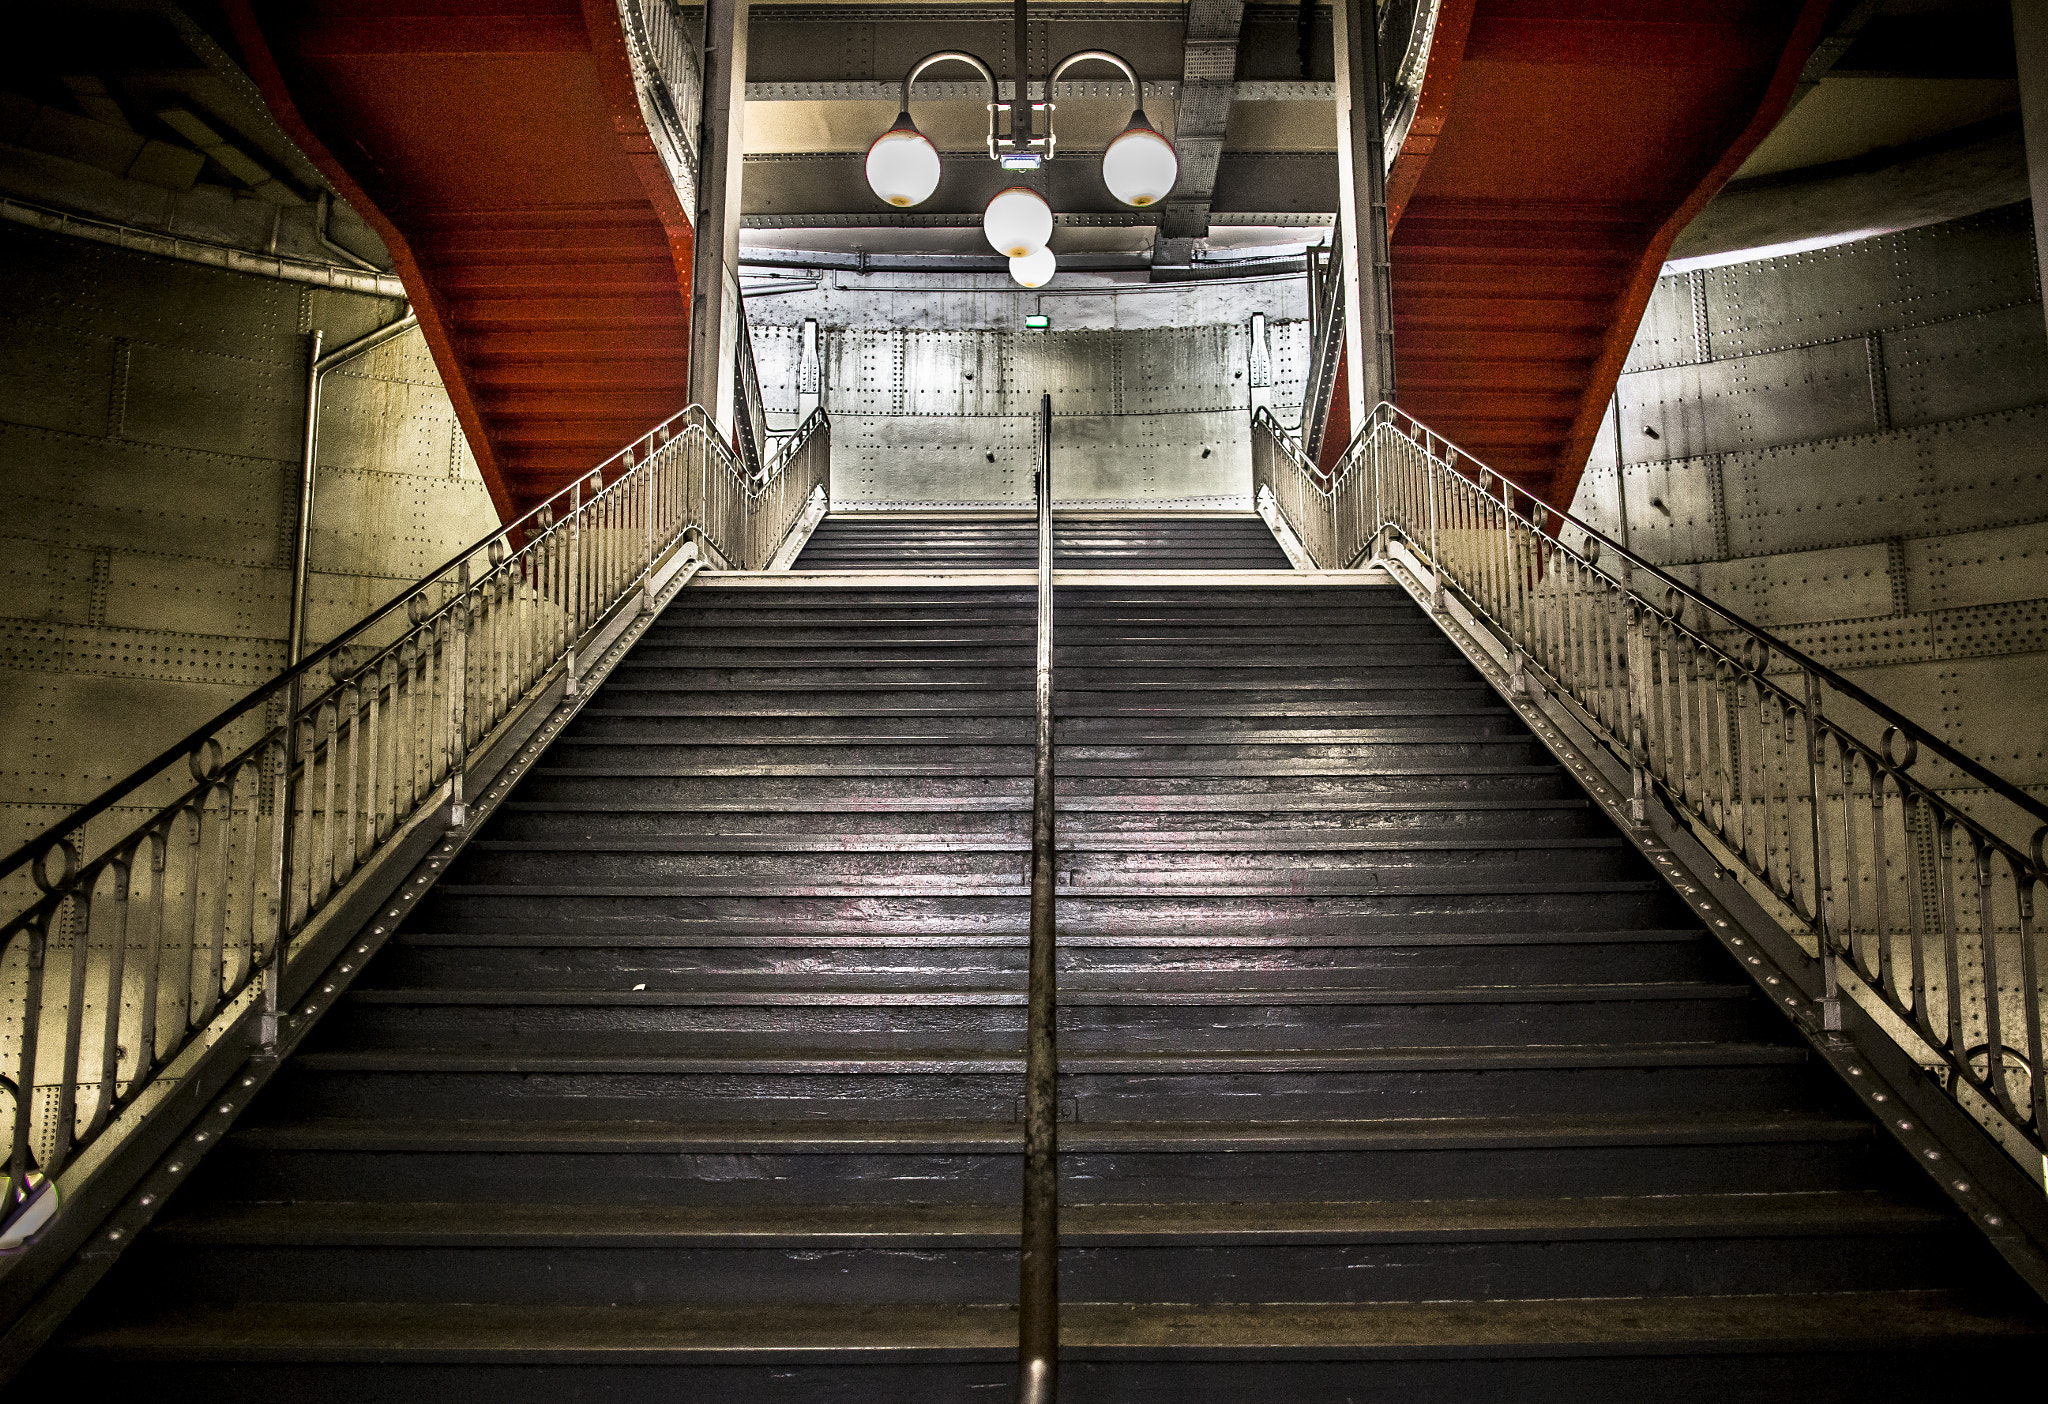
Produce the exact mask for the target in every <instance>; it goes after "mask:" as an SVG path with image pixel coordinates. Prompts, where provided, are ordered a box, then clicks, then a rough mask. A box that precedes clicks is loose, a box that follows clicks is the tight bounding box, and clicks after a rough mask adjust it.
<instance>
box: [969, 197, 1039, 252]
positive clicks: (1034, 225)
mask: <svg viewBox="0 0 2048 1404" xmlns="http://www.w3.org/2000/svg"><path fill="white" fill-rule="evenodd" d="M981 232H982V233H984V234H986V235H987V236H988V241H989V243H990V244H991V245H992V246H993V247H994V248H995V251H996V252H997V253H999V254H1002V255H1003V256H1004V257H1005V258H1025V257H1027V256H1029V255H1031V254H1035V253H1037V252H1038V251H1039V250H1040V249H1042V248H1044V247H1045V246H1046V243H1047V241H1048V240H1050V239H1051V238H1052V206H1051V205H1048V204H1046V203H1045V197H1044V196H1043V195H1040V194H1039V193H1038V192H1037V191H1036V190H1030V189H1027V188H1026V187H1024V186H1021V185H1013V186H1011V187H1010V188H1009V189H1007V190H1000V191H997V192H996V198H995V199H993V200H991V201H989V202H988V208H987V209H986V210H984V211H982V215H981Z"/></svg>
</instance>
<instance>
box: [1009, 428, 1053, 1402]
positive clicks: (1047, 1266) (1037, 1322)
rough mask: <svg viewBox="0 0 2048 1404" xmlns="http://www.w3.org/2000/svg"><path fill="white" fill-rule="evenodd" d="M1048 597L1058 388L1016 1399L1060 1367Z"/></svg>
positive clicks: (1041, 469)
mask: <svg viewBox="0 0 2048 1404" xmlns="http://www.w3.org/2000/svg"><path fill="white" fill-rule="evenodd" d="M1052 603H1053V594H1052V396H1051V395H1046V396H1045V397H1044V398H1042V399H1041V400H1040V401H1039V407H1038V668H1037V683H1036V702H1037V716H1038V728H1037V732H1038V747H1037V758H1036V765H1035V767H1034V770H1033V773H1032V782H1031V977H1030V978H1031V984H1030V993H1029V995H1028V996H1027V1000H1028V1010H1027V1024H1026V1034H1025V1046H1024V1233H1023V1244H1022V1248H1023V1251H1022V1253H1021V1254H1020V1255H1019V1264H1018V1283H1017V1304H1018V1334H1017V1398H1018V1400H1019V1401H1020V1404H1052V1401H1053V1398H1054V1396H1055V1395H1056V1393H1057V1391H1058V1388H1059V1366H1060V1280H1059V1272H1060V1224H1059V1076H1060V1066H1059V1050H1058V1045H1057V1042H1056V1038H1055V1035H1056V1032H1057V1023H1058V1007H1059V1004H1058V990H1057V987H1056V985H1055V977H1056V967H1055V963H1054V957H1055V948H1056V937H1057V928H1056V926H1055V924H1054V911H1053V877H1054V874H1053V856H1054V848H1053V766H1052V760H1053V757H1052V746H1053V717H1052Z"/></svg>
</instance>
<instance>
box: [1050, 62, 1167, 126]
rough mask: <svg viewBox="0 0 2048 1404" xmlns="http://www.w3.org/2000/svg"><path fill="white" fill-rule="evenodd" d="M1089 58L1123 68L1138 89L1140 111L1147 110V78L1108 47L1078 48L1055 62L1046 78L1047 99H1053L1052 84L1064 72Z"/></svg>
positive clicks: (1057, 80)
mask: <svg viewBox="0 0 2048 1404" xmlns="http://www.w3.org/2000/svg"><path fill="white" fill-rule="evenodd" d="M1088 59H1100V60H1101V61H1102V62H1103V63H1110V64H1115V65H1116V66H1117V67H1118V68H1120V69H1122V70H1123V75H1124V77H1126V78H1128V79H1129V80H1130V83H1131V87H1132V88H1134V89H1136V90H1137V94H1138V111H1140V112H1143V111H1144V110H1145V80H1144V79H1142V78H1140V77H1139V76H1138V73H1137V70H1136V69H1134V68H1132V67H1131V66H1130V65H1129V64H1128V63H1125V62H1124V60H1123V57H1122V56H1121V55H1119V54H1113V53H1111V52H1110V51H1109V50H1107V49H1078V50H1076V51H1075V52H1073V53H1071V54H1068V55H1067V56H1066V57H1065V58H1063V59H1061V60H1060V61H1059V62H1058V63H1056V64H1054V65H1053V66H1052V72H1051V73H1049V74H1047V75H1046V78H1045V100H1046V101H1047V102H1051V101H1052V85H1053V84H1055V83H1057V82H1059V80H1060V75H1061V74H1062V73H1065V72H1066V71H1067V70H1068V69H1070V68H1072V67H1073V66H1074V65H1075V64H1077V63H1081V62H1084V61H1085V60H1088Z"/></svg>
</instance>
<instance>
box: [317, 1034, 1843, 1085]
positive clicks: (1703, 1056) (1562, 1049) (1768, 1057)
mask: <svg viewBox="0 0 2048 1404" xmlns="http://www.w3.org/2000/svg"><path fill="white" fill-rule="evenodd" d="M703 1039H704V1036H703V1035H700V1034H681V1035H664V1034H648V1033H634V1034H625V1035H617V1036H614V1037H612V1038H609V1039H599V1038H597V1037H594V1036H592V1035H589V1034H579V1035H576V1036H575V1037H574V1038H573V1039H572V1038H569V1037H559V1038H550V1039H549V1040H548V1043H549V1044H551V1045H552V1046H551V1047H536V1046H534V1044H533V1043H532V1042H529V1043H525V1044H522V1045H521V1046H519V1047H517V1048H510V1047H507V1048H498V1047H492V1046H488V1045H485V1046H467V1047H452V1048H434V1047H407V1048H386V1047H374V1048H344V1049H328V1050H322V1051H318V1052H310V1053H301V1054H299V1055H298V1057H297V1058H296V1059H295V1061H296V1062H297V1063H299V1064H300V1065H301V1066H303V1067H306V1068H311V1069H314V1070H319V1071H327V1072H383V1073H428V1074H433V1073H455V1072H471V1073H503V1074H526V1073H566V1074H599V1073H625V1074H658V1075H669V1076H689V1075H692V1074H718V1075H730V1074H752V1075H756V1076H759V1075H768V1076H782V1075H795V1076H819V1075H825V1076H832V1075H857V1076H868V1077H915V1076H938V1077H953V1076H959V1075H962V1074H969V1073H996V1074H1003V1075H1014V1076H1021V1075H1022V1074H1023V1071H1024V1055H1023V1053H1022V1052H1021V1051H1020V1052H1018V1053H1015V1054H1002V1053H986V1052H952V1053H944V1052H934V1051H927V1050H922V1049H921V1050H918V1051H916V1052H914V1053H907V1054H904V1053H898V1054H888V1053H879V1052H876V1051H874V1050H871V1049H833V1050H819V1051H816V1052H809V1053H797V1054H791V1053H782V1054H775V1053H767V1052H755V1051H749V1052H730V1053H723V1052H708V1051H705V1050H704V1049H703V1048H702V1047H701V1044H702V1042H703ZM663 1043H673V1044H677V1045H681V1046H679V1047H677V1048H676V1049H675V1050H674V1051H672V1052H662V1051H659V1046H660V1045H661V1044H663ZM577 1045H581V1046H577ZM1806 1058H1807V1054H1806V1051H1805V1050H1804V1049H1803V1048H1800V1047H1798V1046H1796V1045H1793V1044H1788V1043H1786V1044H1781V1043H1742V1042H1736V1041H1733V1040H1717V1041H1711V1042H1698V1043H1607V1044H1538V1045H1515V1044H1504V1045H1497V1046H1481V1047H1471V1046H1467V1047H1451V1048H1436V1047H1421V1048H1375V1049H1292V1050H1286V1051H1278V1052H1270V1051H1260V1052H1243V1053H1206V1052H1204V1053H1196V1052H1162V1053H1154V1052H1144V1053H1129V1052H1124V1053H1068V1054H1066V1055H1065V1056H1063V1057H1062V1058H1061V1060H1060V1066H1061V1071H1062V1072H1063V1073H1069V1074H1074V1075H1085V1074H1098V1075H1099V1074H1135V1075H1139V1076H1146V1077H1161V1076H1186V1075H1209V1074H1219V1073H1220V1074H1246V1073H1378V1072H1438V1071H1442V1072H1489V1071H1504V1070H1530V1069H1536V1070H1552V1069H1588V1068H1607V1069H1612V1068H1644V1069H1647V1068H1712V1067H1766V1066H1776V1065H1786V1064H1797V1063H1803V1062H1805V1061H1806Z"/></svg>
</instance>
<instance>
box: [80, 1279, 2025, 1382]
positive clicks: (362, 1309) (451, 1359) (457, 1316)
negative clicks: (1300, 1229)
mask: <svg viewBox="0 0 2048 1404" xmlns="http://www.w3.org/2000/svg"><path fill="white" fill-rule="evenodd" d="M1061 1326H1062V1345H1063V1350H1064V1352H1065V1353H1066V1354H1067V1356H1068V1358H1070V1359H1076V1360H1084V1359H1090V1358H1115V1357H1120V1356H1121V1357H1126V1358H1152V1359H1172V1358H1176V1357H1192V1358H1196V1359H1203V1360H1219V1359H1231V1358H1235V1357H1244V1356H1249V1357H1255V1358H1264V1359H1270V1358H1274V1357H1295V1358H1316V1357H1321V1358H1349V1359H1374V1358H1382V1359H1385V1358H1394V1359H1424V1358H1468V1359H1469V1358H1475V1357H1487V1356H1521V1357H1527V1356H1579V1355H1586V1354H1597V1353H1617V1354H1628V1355H1681V1354H1693V1353H1696V1352H1698V1351H1701V1350H1712V1351H1716V1352H1722V1351H1749V1352H1763V1353H1777V1352H1784V1351H1809V1350H1810V1351H1816V1352H1821V1353H1825V1354H1828V1355H1838V1354H1840V1353H1841V1352H1843V1351H1845V1350H1853V1349H1876V1350H1886V1351H1895V1350H1898V1349H1900V1348H1902V1347H1911V1346H1914V1345H1927V1346H1934V1345H1952V1344H1954V1343H1955V1342H1957V1341H1958V1340H1977V1341H1984V1342H1996V1341H2010V1342H2019V1341H2033V1340H2036V1339H2038V1338H2039V1337H2040V1335H2041V1333H2042V1325H2041V1321H2040V1318H2039V1317H2038V1316H2037V1315H2035V1314H2032V1313H2022V1312H2020V1311H2015V1310H2013V1309H2012V1308H2011V1307H2010V1306H2009V1305H2003V1304H1999V1303H1995V1302H1992V1301H1988V1300H1985V1299H1984V1298H1981V1297H1972V1296H1968V1295H1965V1294H1962V1293H1954V1292H1934V1291H1921V1292H1844V1293H1825V1294H1814V1295H1808V1296H1761V1295H1759V1296H1735V1297H1655V1298H1644V1297H1607V1298H1577V1299H1575V1298H1550V1299H1542V1300H1523V1301H1443V1302H1374V1303H1360V1304H1356V1305H1353V1304H1340V1303H1318V1302H1300V1303H1276V1304H1260V1305H1222V1306H1181V1305H1171V1304H1158V1305H1155V1304H1123V1303H1108V1302H1102V1303H1092V1302H1070V1303H1067V1304H1064V1305H1063V1306H1062V1308H1061ZM61 1346H62V1348H65V1349H67V1350H69V1351H78V1352H91V1353H94V1354H98V1355H109V1356H114V1357H117V1358H128V1359H153V1360H162V1361H178V1360H201V1359H204V1360H245V1361H292V1360H328V1361H354V1362H361V1363H365V1364H368V1363H376V1364H380V1365H394V1364H405V1363H415V1362H428V1361H432V1362H439V1363H458V1362H465V1361H473V1362H477V1363H486V1362H494V1361H495V1362H506V1363H513V1362H517V1363H534V1364H538V1363H543V1362H547V1363H555V1364H586V1365H610V1364H628V1363H631V1364H649V1363H655V1362H672V1363H686V1362H706V1363H709V1362H713V1361H720V1362H738V1361H745V1362H747V1363H752V1364H767V1363H771V1362H778V1361H789V1362H798V1361H802V1360H805V1359H840V1358H857V1359H859V1360H862V1361H864V1362H877V1363H879V1362H880V1361H883V1360H888V1359H898V1360H938V1359H1007V1358H1011V1357H1014V1355H1015V1353H1016V1349H1017V1316H1016V1309H1015V1307H1013V1306H1008V1305H1000V1306H994V1305H992V1306H985V1307H984V1306H964V1307H962V1306H941V1305H934V1304H927V1303H914V1304H910V1305H900V1306H871V1305H833V1306H813V1305H808V1304H778V1305H776V1306H774V1307H773V1308H767V1309H764V1308H760V1307H731V1308H711V1307H674V1306H637V1305H636V1306H628V1305H607V1306H562V1305H549V1306H525V1305H505V1304H496V1303H489V1304H459V1305H458V1304H447V1303H431V1304H429V1303H412V1302H406V1303H394V1304H389V1305H386V1304H360V1303H332V1302H318V1303H296V1302H290V1301H261V1302H244V1303H235V1304H231V1305H226V1306H205V1305H185V1306H178V1307H174V1308H171V1309H168V1310H163V1311H160V1312H156V1313H154V1314H151V1315H149V1316H145V1317H141V1318H140V1319H131V1320H128V1321H125V1322H118V1323H115V1324H111V1325H106V1326H100V1327H97V1328H94V1327H86V1328H84V1329H81V1330H75V1331H74V1332H73V1333H71V1334H70V1335H69V1336H67V1337H65V1338H63V1339H62V1341H61Z"/></svg>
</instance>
